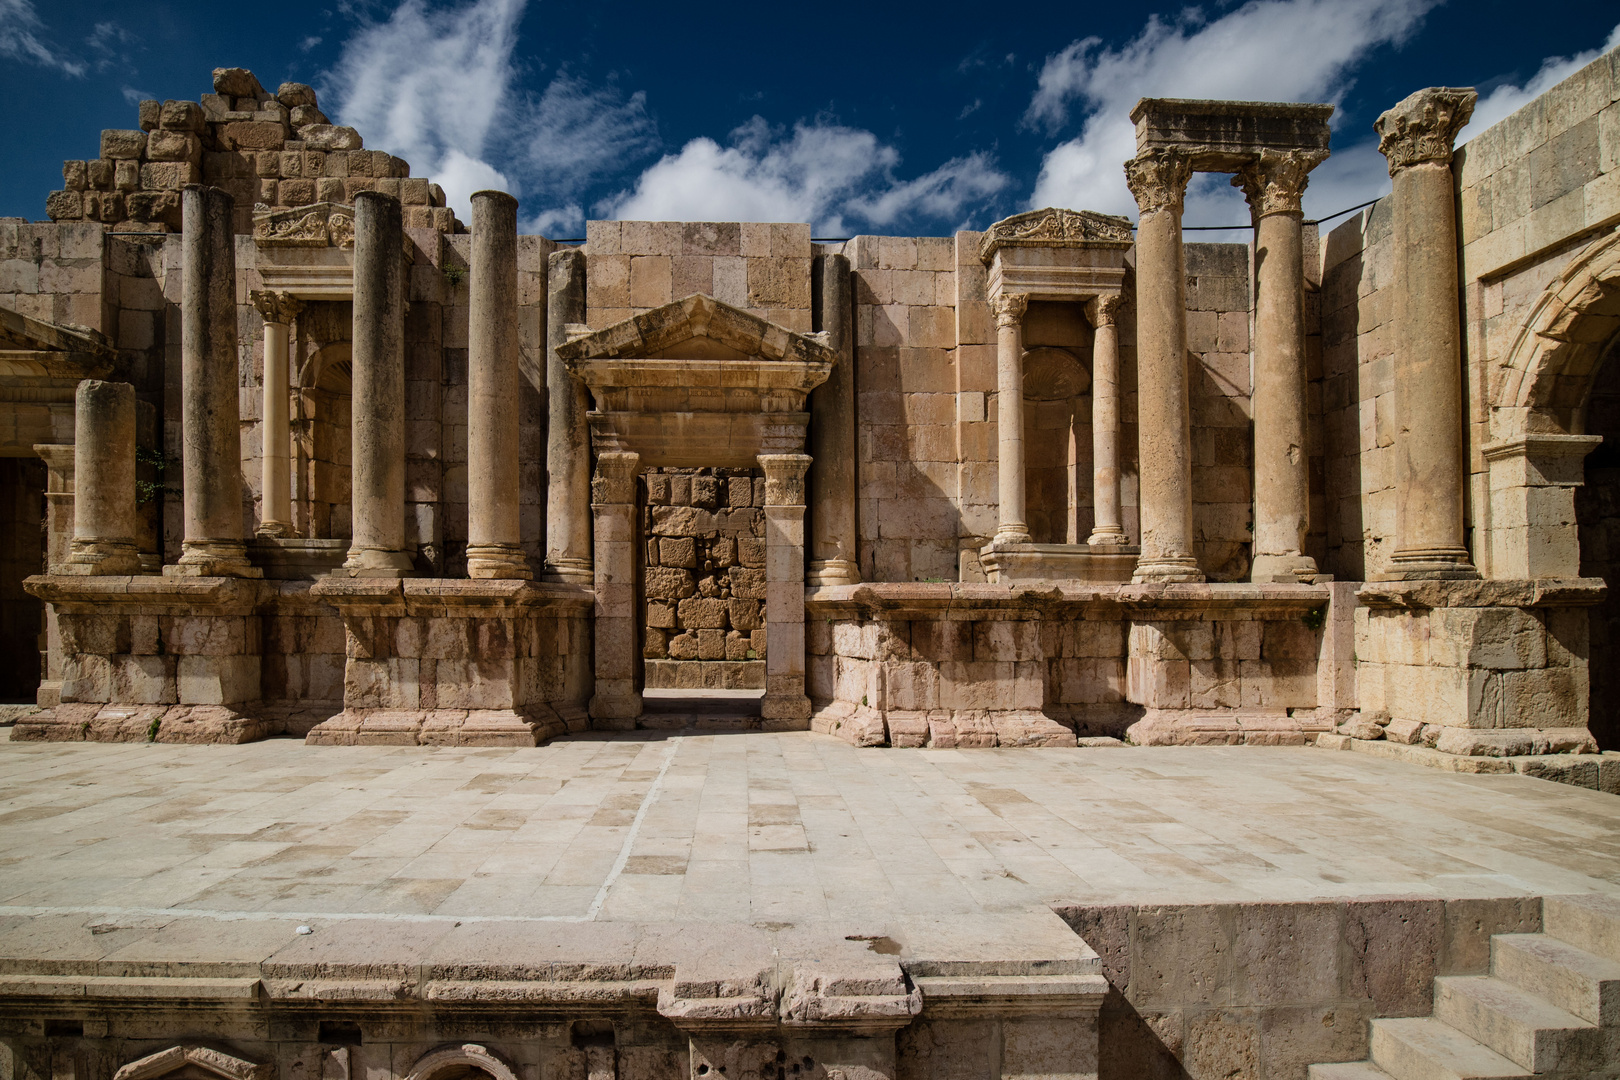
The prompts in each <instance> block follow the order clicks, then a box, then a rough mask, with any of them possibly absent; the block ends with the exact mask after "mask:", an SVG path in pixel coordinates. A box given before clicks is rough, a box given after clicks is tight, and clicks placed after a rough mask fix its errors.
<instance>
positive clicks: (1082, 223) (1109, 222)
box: [979, 206, 1131, 265]
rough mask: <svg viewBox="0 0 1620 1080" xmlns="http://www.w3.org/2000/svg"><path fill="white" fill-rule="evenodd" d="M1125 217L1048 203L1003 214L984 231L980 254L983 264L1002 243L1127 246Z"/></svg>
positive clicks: (1128, 244)
mask: <svg viewBox="0 0 1620 1080" xmlns="http://www.w3.org/2000/svg"><path fill="white" fill-rule="evenodd" d="M1130 244H1131V223H1130V220H1129V219H1128V218H1122V217H1112V216H1110V215H1108V214H1098V213H1095V212H1093V211H1091V210H1064V209H1062V208H1059V207H1053V206H1048V207H1046V208H1045V209H1044V210H1030V211H1028V212H1026V213H1023V214H1014V215H1013V216H1012V217H1010V218H1003V219H1002V220H1000V221H998V222H996V223H995V224H994V225H992V226H990V227H989V228H988V229H986V230H985V232H984V238H983V239H982V240H980V241H979V258H980V259H981V260H983V261H984V263H985V264H986V265H988V264H989V262H990V260H991V259H992V258H994V257H995V254H996V252H997V251H999V250H1000V249H1001V248H1004V247H1033V248H1068V247H1129V246H1130Z"/></svg>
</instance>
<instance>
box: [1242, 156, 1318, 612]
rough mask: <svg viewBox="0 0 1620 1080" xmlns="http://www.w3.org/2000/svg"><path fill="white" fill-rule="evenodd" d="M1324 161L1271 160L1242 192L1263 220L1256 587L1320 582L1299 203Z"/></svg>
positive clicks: (1258, 271) (1248, 170)
mask: <svg viewBox="0 0 1620 1080" xmlns="http://www.w3.org/2000/svg"><path fill="white" fill-rule="evenodd" d="M1326 156H1327V155H1326V153H1324V152H1321V151H1292V152H1287V153H1279V152H1277V151H1262V152H1261V154H1260V156H1259V159H1258V160H1257V161H1256V162H1255V163H1253V164H1251V165H1248V166H1247V167H1245V168H1244V169H1243V170H1242V171H1240V172H1239V173H1238V175H1237V177H1236V178H1234V180H1233V183H1234V184H1236V185H1238V186H1240V187H1242V188H1243V192H1244V195H1245V196H1247V198H1248V200H1249V208H1250V210H1251V211H1252V212H1253V214H1254V219H1255V279H1256V281H1255V313H1254V388H1253V392H1254V559H1253V562H1252V564H1251V567H1250V574H1249V580H1251V581H1256V582H1278V581H1280V582H1293V581H1302V580H1310V579H1313V578H1314V577H1315V576H1316V560H1314V559H1312V558H1311V557H1310V556H1308V555H1306V554H1305V553H1304V551H1303V548H1304V544H1305V533H1306V529H1307V527H1308V525H1309V520H1310V477H1309V459H1308V457H1307V454H1306V447H1307V440H1306V433H1305V411H1306V410H1305V280H1304V262H1303V238H1302V236H1301V222H1302V220H1303V218H1304V214H1303V213H1302V212H1301V210H1300V199H1301V197H1302V196H1303V195H1304V194H1305V185H1306V182H1307V178H1308V175H1309V173H1310V170H1311V169H1313V168H1314V167H1315V166H1316V165H1317V164H1318V163H1319V162H1321V161H1322V160H1323V159H1324V158H1325V157H1326Z"/></svg>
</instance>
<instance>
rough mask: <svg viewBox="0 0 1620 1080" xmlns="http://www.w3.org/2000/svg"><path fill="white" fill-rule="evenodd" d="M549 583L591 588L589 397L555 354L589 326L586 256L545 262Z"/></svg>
mask: <svg viewBox="0 0 1620 1080" xmlns="http://www.w3.org/2000/svg"><path fill="white" fill-rule="evenodd" d="M546 273H547V281H546V399H547V402H548V409H549V413H548V416H549V423H548V426H547V428H546V547H547V550H546V571H545V573H546V578H547V579H548V580H551V581H564V582H571V583H574V584H584V585H589V584H591V583H592V581H593V580H594V574H593V571H592V566H591V517H590V515H589V514H587V513H586V510H585V508H586V507H587V506H589V505H590V503H591V435H590V427H589V424H588V422H587V421H586V414H587V413H589V412H590V408H591V395H590V391H588V390H587V389H586V388H585V383H584V382H583V381H581V380H579V379H576V378H574V377H573V376H572V375H570V374H569V373H568V367H567V365H565V364H564V363H563V362H562V360H561V359H560V358H559V357H558V356H557V348H558V346H560V345H564V344H566V343H567V341H568V327H569V326H570V325H575V324H580V323H583V322H584V321H585V253H584V252H583V251H579V250H577V249H570V250H567V251H558V252H553V253H552V255H551V257H550V258H549V259H548V260H547V262H546Z"/></svg>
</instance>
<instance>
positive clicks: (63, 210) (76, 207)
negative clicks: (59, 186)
mask: <svg viewBox="0 0 1620 1080" xmlns="http://www.w3.org/2000/svg"><path fill="white" fill-rule="evenodd" d="M45 214H46V216H48V217H49V218H50V219H51V220H52V221H74V220H77V219H78V218H81V217H83V216H84V195H83V194H82V193H80V192H77V191H53V192H51V193H50V194H49V195H47V196H45Z"/></svg>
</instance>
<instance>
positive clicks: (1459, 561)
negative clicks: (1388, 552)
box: [1368, 547, 1480, 581]
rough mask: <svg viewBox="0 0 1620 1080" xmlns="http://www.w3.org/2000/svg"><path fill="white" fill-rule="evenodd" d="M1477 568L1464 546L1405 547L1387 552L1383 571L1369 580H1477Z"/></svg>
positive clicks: (1478, 575) (1478, 574)
mask: <svg viewBox="0 0 1620 1080" xmlns="http://www.w3.org/2000/svg"><path fill="white" fill-rule="evenodd" d="M1479 577H1480V573H1479V570H1478V569H1477V568H1476V567H1475V566H1474V564H1473V563H1472V562H1470V561H1469V555H1468V549H1467V548H1450V547H1447V548H1407V549H1404V550H1401V551H1397V552H1395V554H1394V555H1392V556H1390V560H1389V565H1387V566H1386V567H1385V568H1384V570H1383V572H1382V573H1379V574H1374V575H1372V576H1371V577H1370V578H1369V579H1368V580H1370V581H1423V580H1429V581H1477V580H1479Z"/></svg>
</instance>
